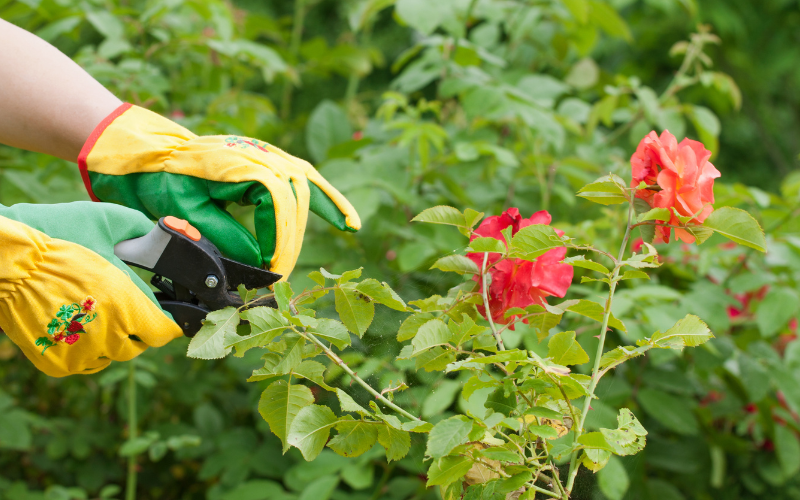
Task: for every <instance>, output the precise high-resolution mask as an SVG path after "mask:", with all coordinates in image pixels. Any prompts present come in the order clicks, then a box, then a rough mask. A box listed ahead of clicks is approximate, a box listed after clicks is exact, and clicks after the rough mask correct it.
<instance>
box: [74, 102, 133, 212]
mask: <svg viewBox="0 0 800 500" xmlns="http://www.w3.org/2000/svg"><path fill="white" fill-rule="evenodd" d="M132 106H133V104H130V103H127V102H126V103H124V104H122V105H121V106H120V107H118V108H117V109H115V110H114V111H113V112H112V113H111V114H110V115H108V116H106V117H105V118H103V121H101V122H100V123H99V124H98V125H97V126H96V127H95V128H94V130H93V131H92V133H91V135H89V138H88V139H86V142H85V143H84V144H83V147H82V148H81V153H80V154H79V155H78V168H79V169H80V171H81V178H83V185H84V186H86V191H87V192H88V193H89V197H90V198H91V199H92V201H100V199H99V198H98V197H97V196H95V195H94V191H92V182H91V181H90V180H89V169H88V167H87V166H86V158H88V157H89V153H91V152H92V149H93V148H94V145H95V144H96V143H97V140H98V139H100V136H101V135H103V132H105V130H106V128H108V126H109V125H111V122H113V121H114V120H116V119H117V117H118V116H119V115H121V114H122V113H124V112H126V111H128V110H129V109H130V108H131V107H132Z"/></svg>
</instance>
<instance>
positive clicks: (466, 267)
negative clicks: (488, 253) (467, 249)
mask: <svg viewBox="0 0 800 500" xmlns="http://www.w3.org/2000/svg"><path fill="white" fill-rule="evenodd" d="M431 269H439V270H440V271H444V272H451V273H458V274H480V272H481V270H480V269H479V268H478V266H477V265H476V264H475V263H474V262H472V260H470V259H468V258H466V257H464V256H463V255H448V256H446V257H442V258H441V259H439V260H437V261H436V262H434V263H433V265H432V266H431Z"/></svg>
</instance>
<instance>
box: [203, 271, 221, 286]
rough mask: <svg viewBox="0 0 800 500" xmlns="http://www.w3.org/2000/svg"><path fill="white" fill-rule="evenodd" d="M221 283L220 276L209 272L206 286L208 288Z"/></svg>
mask: <svg viewBox="0 0 800 500" xmlns="http://www.w3.org/2000/svg"><path fill="white" fill-rule="evenodd" d="M217 285H219V278H217V277H216V276H214V275H213V274H209V275H208V276H206V286H207V287H208V288H216V287H217Z"/></svg>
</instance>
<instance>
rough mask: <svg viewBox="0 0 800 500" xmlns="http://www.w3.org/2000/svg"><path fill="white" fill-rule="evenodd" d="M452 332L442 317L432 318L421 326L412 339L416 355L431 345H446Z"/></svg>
mask: <svg viewBox="0 0 800 500" xmlns="http://www.w3.org/2000/svg"><path fill="white" fill-rule="evenodd" d="M451 336H452V333H451V332H450V330H449V329H448V328H447V325H445V324H444V322H443V321H442V320H440V319H432V320H430V321H428V322H426V323H425V324H424V325H422V326H421V327H420V328H419V331H418V332H417V335H416V336H414V338H413V339H412V340H411V345H412V346H413V347H414V356H416V355H418V354H419V353H422V352H423V351H426V350H428V349H430V348H431V347H435V346H439V345H446V344H447V342H448V341H449V340H450V337H451Z"/></svg>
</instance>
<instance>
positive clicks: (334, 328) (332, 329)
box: [310, 318, 350, 349]
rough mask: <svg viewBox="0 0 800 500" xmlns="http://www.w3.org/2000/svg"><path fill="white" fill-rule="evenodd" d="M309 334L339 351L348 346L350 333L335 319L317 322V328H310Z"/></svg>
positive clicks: (323, 319) (324, 319)
mask: <svg viewBox="0 0 800 500" xmlns="http://www.w3.org/2000/svg"><path fill="white" fill-rule="evenodd" d="M310 332H311V333H313V334H314V335H316V336H317V337H319V338H321V339H324V340H326V341H328V342H330V343H331V344H333V345H335V346H336V347H337V348H339V349H344V348H345V347H347V346H349V345H350V333H349V332H348V331H347V328H345V326H344V325H343V324H342V323H341V322H340V321H336V320H335V319H328V318H322V319H319V320H317V326H315V327H314V328H311V329H310Z"/></svg>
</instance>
